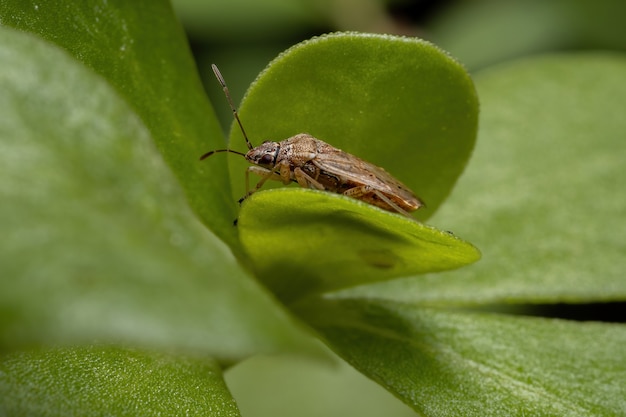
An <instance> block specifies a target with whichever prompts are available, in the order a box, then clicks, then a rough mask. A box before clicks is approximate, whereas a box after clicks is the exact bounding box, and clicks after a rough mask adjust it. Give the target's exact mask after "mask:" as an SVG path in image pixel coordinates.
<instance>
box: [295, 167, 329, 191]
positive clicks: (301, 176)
mask: <svg viewBox="0 0 626 417" xmlns="http://www.w3.org/2000/svg"><path fill="white" fill-rule="evenodd" d="M293 174H294V176H295V177H296V181H298V185H300V187H302V188H315V189H318V190H325V189H326V187H324V186H323V185H322V184H320V183H319V182H318V181H316V180H315V179H313V177H311V176H310V175H309V174H307V173H306V172H304V171H303V170H302V168H300V167H297V168H296V169H294V170H293Z"/></svg>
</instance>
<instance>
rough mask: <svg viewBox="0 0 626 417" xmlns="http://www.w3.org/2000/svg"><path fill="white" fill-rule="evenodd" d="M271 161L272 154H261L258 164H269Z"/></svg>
mask: <svg viewBox="0 0 626 417" xmlns="http://www.w3.org/2000/svg"><path fill="white" fill-rule="evenodd" d="M272 162H274V156H273V155H270V154H265V155H263V156H262V157H261V160H260V161H259V163H260V164H264V165H269V164H271V163H272Z"/></svg>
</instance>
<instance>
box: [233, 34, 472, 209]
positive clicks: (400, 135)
mask: <svg viewBox="0 0 626 417" xmlns="http://www.w3.org/2000/svg"><path fill="white" fill-rule="evenodd" d="M224 76H225V77H226V78H227V76H228V74H224ZM224 105H226V104H224ZM240 116H241V120H242V122H243V124H244V127H245V128H246V132H247V133H248V135H249V136H250V140H251V141H252V143H253V145H255V146H258V145H259V144H260V143H261V142H262V141H263V140H274V141H281V140H283V139H287V138H288V137H290V136H293V135H296V134H298V133H302V132H306V133H309V134H311V135H313V136H315V137H316V138H318V139H321V140H323V141H325V142H328V143H329V144H331V145H332V146H334V147H336V148H340V149H343V150H344V151H346V152H349V153H351V154H353V155H356V156H358V157H360V158H362V159H364V160H366V161H369V162H372V163H374V164H375V165H378V166H381V167H383V168H385V169H387V170H388V171H389V172H390V173H391V174H392V175H393V176H394V177H396V178H398V179H399V180H400V181H402V182H403V183H405V184H406V185H408V186H409V187H410V188H411V189H412V190H414V191H415V192H416V193H417V195H419V196H420V197H421V198H422V199H423V200H424V201H425V202H426V208H423V209H420V210H419V211H418V212H417V214H416V217H417V218H418V219H420V220H425V219H427V218H428V217H430V216H431V215H432V214H433V213H435V211H436V210H437V208H438V207H439V206H440V205H441V203H442V202H443V201H444V200H445V198H446V197H447V196H448V194H449V193H450V191H451V190H452V187H453V186H454V183H455V182H456V180H457V178H458V176H459V175H460V174H461V172H462V171H463V169H464V167H465V164H466V162H467V160H468V159H469V157H470V154H471V152H472V149H473V147H474V141H475V139H476V130H477V120H478V100H477V97H476V92H475V90H474V85H473V83H472V80H471V79H470V78H469V75H468V74H467V72H466V71H465V70H464V69H463V67H462V66H461V65H460V64H459V63H458V62H456V61H454V60H453V59H452V58H450V57H449V56H448V55H446V54H445V53H444V52H443V51H441V50H440V49H438V48H437V47H435V46H433V45H432V44H429V43H427V42H425V41H421V40H419V39H415V38H400V37H393V36H383V35H372V34H359V33H336V34H331V35H326V36H323V37H319V38H313V39H311V40H309V41H306V42H303V43H300V44H298V45H296V46H294V47H292V48H290V49H289V50H287V51H285V52H284V53H283V54H281V55H280V56H279V57H278V58H276V59H275V60H274V61H272V62H271V63H270V65H269V66H268V68H267V69H266V70H265V71H264V72H262V73H261V75H260V76H259V78H258V79H257V80H256V81H255V82H254V83H253V84H252V86H250V89H249V90H248V92H247V94H246V96H245V97H244V100H243V102H242V104H241V109H240ZM230 143H231V146H232V148H234V149H240V150H244V147H245V143H244V140H243V137H242V135H241V132H240V131H239V129H238V127H236V126H234V128H233V129H231V135H230ZM229 162H230V163H231V181H232V188H233V191H234V194H233V198H234V199H239V198H240V197H241V196H242V195H243V193H244V190H245V187H244V180H243V179H244V170H245V167H246V164H245V161H243V159H242V158H235V157H232V158H231V160H230V161H229ZM264 187H265V186H264ZM250 209H253V208H252V207H250Z"/></svg>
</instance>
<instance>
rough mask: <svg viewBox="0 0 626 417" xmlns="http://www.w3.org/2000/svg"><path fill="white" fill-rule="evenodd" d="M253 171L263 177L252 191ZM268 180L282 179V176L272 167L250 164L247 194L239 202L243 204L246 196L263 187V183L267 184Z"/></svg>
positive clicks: (247, 174)
mask: <svg viewBox="0 0 626 417" xmlns="http://www.w3.org/2000/svg"><path fill="white" fill-rule="evenodd" d="M251 172H252V173H253V174H255V175H259V176H261V177H262V178H261V179H260V180H259V182H257V184H256V186H255V187H254V190H252V191H250V173H251ZM267 180H272V181H282V177H281V176H280V175H279V174H278V173H276V172H274V171H272V170H270V169H267V168H263V167H260V166H256V165H252V166H249V167H248V169H246V194H245V195H244V196H243V197H241V198H240V199H239V204H241V202H242V201H243V200H245V199H246V198H248V197H250V195H252V194H253V193H255V192H256V191H258V190H259V188H261V187H262V186H263V184H265V181H267Z"/></svg>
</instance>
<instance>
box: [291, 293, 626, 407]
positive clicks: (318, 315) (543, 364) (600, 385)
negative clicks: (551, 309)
mask: <svg viewBox="0 0 626 417" xmlns="http://www.w3.org/2000/svg"><path fill="white" fill-rule="evenodd" d="M302 313H303V315H304V316H305V317H306V318H307V319H308V320H309V321H310V322H311V323H312V324H313V325H314V326H315V327H316V329H317V330H318V331H319V332H320V333H321V334H322V335H323V337H324V338H326V339H327V340H328V342H329V343H330V344H331V345H332V347H333V348H334V349H335V350H336V351H337V352H338V353H340V354H341V355H342V356H343V357H344V358H345V359H346V360H347V361H348V362H350V363H351V364H352V365H354V366H355V367H356V368H357V369H359V370H360V371H361V372H363V373H365V374H366V375H369V376H370V378H372V379H374V380H375V381H377V382H378V383H380V384H381V385H383V386H385V387H387V389H389V390H390V391H391V392H393V393H394V394H395V395H396V396H398V397H399V398H400V399H402V400H403V401H404V402H405V403H407V404H408V405H410V406H411V407H413V408H414V409H415V410H416V411H418V412H419V413H420V415H426V416H481V417H483V416H520V415H533V416H548V415H550V416H552V415H558V416H570V415H571V416H616V415H623V414H624V411H625V410H626V401H625V400H624V374H625V373H626V350H624V345H625V344H626V329H625V328H624V326H620V325H611V324H602V323H592V322H589V323H573V322H567V321H563V320H546V319H540V318H522V317H506V316H502V315H495V314H479V313H468V312H465V313H463V312H451V311H444V310H437V309H428V308H424V307H420V306H417V305H411V304H404V303H398V302H394V301H375V300H371V299H370V300H350V299H340V298H339V299H332V298H328V299H326V300H325V301H320V300H318V301H317V302H316V303H314V304H313V305H312V310H308V311H307V310H306V309H303V310H302Z"/></svg>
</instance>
